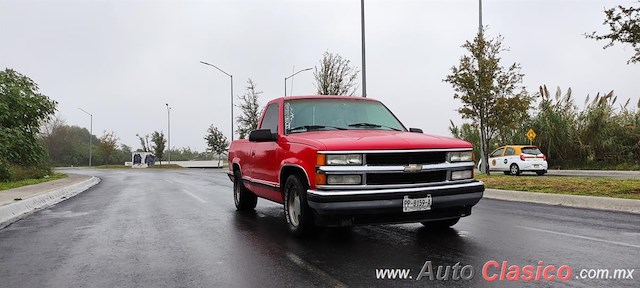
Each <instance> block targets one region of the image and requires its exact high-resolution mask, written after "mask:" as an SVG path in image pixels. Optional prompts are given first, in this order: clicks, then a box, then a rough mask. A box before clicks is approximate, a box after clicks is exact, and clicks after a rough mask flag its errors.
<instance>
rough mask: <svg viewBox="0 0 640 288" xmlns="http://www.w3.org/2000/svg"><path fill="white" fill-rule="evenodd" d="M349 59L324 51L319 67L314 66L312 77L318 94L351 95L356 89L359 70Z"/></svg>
mask: <svg viewBox="0 0 640 288" xmlns="http://www.w3.org/2000/svg"><path fill="white" fill-rule="evenodd" d="M350 62H351V61H349V60H347V59H345V58H342V56H340V55H338V54H333V53H329V52H324V54H323V55H322V60H320V68H318V66H316V67H315V71H314V72H313V77H314V78H315V86H316V88H317V89H318V92H317V93H318V94H319V95H349V96H353V94H355V93H356V90H357V89H358V85H357V83H356V79H357V78H358V73H360V71H359V70H358V69H357V68H355V67H351V66H350V65H349V64H350Z"/></svg>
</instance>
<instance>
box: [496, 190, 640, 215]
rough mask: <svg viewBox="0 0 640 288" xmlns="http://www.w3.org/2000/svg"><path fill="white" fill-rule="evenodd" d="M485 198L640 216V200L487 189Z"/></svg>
mask: <svg viewBox="0 0 640 288" xmlns="http://www.w3.org/2000/svg"><path fill="white" fill-rule="evenodd" d="M484 197H486V198H488V199H497V200H506V201H519V202H531V203H540V204H548V205H559V206H568V207H576V208H588V209H596V210H606V211H616V212H627V213H635V214H640V200H634V199H620V198H608V197H595V196H581V195H566V194H549V193H539V192H524V191H509V190H497V189H485V191H484Z"/></svg>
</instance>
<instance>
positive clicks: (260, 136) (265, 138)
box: [249, 129, 278, 142]
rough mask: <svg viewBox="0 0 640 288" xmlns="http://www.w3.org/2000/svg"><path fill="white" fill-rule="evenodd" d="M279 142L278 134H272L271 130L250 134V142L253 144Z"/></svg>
mask: <svg viewBox="0 0 640 288" xmlns="http://www.w3.org/2000/svg"><path fill="white" fill-rule="evenodd" d="M276 140H278V134H277V133H271V129H258V130H253V131H251V133H249V141H251V142H269V141H276Z"/></svg>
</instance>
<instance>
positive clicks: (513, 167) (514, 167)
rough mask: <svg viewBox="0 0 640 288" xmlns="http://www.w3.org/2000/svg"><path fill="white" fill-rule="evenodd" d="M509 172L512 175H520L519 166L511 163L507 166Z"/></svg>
mask: <svg viewBox="0 0 640 288" xmlns="http://www.w3.org/2000/svg"><path fill="white" fill-rule="evenodd" d="M509 172H511V175H513V176H518V175H520V167H518V164H516V163H513V164H511V166H510V167H509Z"/></svg>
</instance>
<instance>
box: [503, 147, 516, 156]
mask: <svg viewBox="0 0 640 288" xmlns="http://www.w3.org/2000/svg"><path fill="white" fill-rule="evenodd" d="M511 155H516V149H513V148H511V147H509V148H507V151H505V152H504V156H511Z"/></svg>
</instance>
